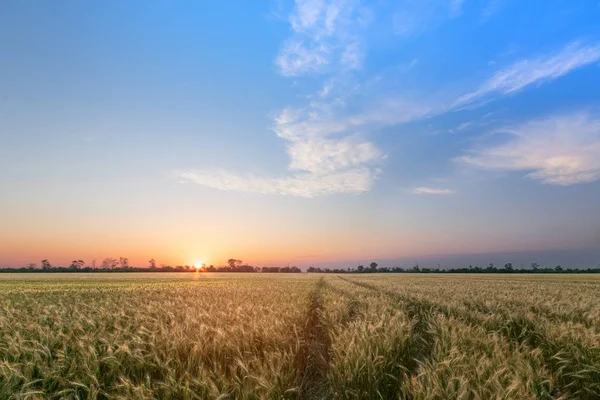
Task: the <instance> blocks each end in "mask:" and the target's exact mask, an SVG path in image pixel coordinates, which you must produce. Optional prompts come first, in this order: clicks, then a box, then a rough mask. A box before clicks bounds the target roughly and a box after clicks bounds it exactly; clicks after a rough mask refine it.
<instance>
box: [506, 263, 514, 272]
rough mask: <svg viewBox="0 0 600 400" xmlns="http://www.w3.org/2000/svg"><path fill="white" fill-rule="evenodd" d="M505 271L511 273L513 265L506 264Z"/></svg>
mask: <svg viewBox="0 0 600 400" xmlns="http://www.w3.org/2000/svg"><path fill="white" fill-rule="evenodd" d="M504 270H505V271H507V272H511V271H512V270H513V265H512V263H506V264H504Z"/></svg>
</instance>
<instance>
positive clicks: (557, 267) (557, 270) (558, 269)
mask: <svg viewBox="0 0 600 400" xmlns="http://www.w3.org/2000/svg"><path fill="white" fill-rule="evenodd" d="M554 270H555V271H556V272H561V271H562V270H563V268H562V267H561V266H560V265H557V266H556V267H554Z"/></svg>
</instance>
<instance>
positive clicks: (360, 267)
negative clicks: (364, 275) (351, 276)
mask: <svg viewBox="0 0 600 400" xmlns="http://www.w3.org/2000/svg"><path fill="white" fill-rule="evenodd" d="M356 269H357V270H358V272H363V271H364V270H365V267H363V266H362V265H359V266H358V267H356Z"/></svg>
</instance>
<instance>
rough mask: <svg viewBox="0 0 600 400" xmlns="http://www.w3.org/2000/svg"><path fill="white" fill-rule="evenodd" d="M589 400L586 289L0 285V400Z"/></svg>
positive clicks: (423, 279) (14, 279) (116, 279)
mask: <svg viewBox="0 0 600 400" xmlns="http://www.w3.org/2000/svg"><path fill="white" fill-rule="evenodd" d="M63 398H67V399H151V398H159V399H216V398H218V399H280V398H287V399H598V398H600V277H597V276H592V275H589V276H588V275H577V276H569V275H544V276H537V275H536V276H533V275H518V276H517V275H506V274H504V275H495V276H493V275H450V276H448V275H423V274H415V275H412V274H399V275H389V274H368V275H367V274H363V275H352V274H345V275H343V276H335V275H330V274H327V275H319V274H208V273H196V274H177V273H173V274H167V273H157V274H151V273H140V274H137V273H130V274H3V275H0V399H63Z"/></svg>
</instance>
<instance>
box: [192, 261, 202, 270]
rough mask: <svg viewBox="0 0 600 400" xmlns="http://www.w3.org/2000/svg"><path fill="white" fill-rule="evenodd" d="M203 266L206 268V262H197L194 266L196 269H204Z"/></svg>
mask: <svg viewBox="0 0 600 400" xmlns="http://www.w3.org/2000/svg"><path fill="white" fill-rule="evenodd" d="M203 266H204V262H203V261H197V262H196V263H195V264H194V268H196V269H200V268H202V267H203Z"/></svg>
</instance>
